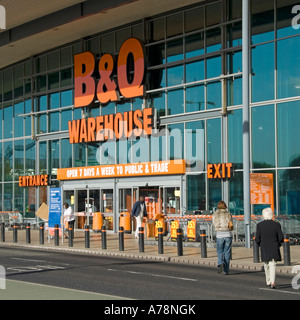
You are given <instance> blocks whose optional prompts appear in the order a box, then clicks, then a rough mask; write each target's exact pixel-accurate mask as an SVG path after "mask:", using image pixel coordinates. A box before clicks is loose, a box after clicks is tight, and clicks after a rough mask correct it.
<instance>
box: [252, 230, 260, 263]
mask: <svg viewBox="0 0 300 320" xmlns="http://www.w3.org/2000/svg"><path fill="white" fill-rule="evenodd" d="M255 236H256V234H255V232H254V233H253V262H254V263H259V247H258V244H257V243H256V241H255Z"/></svg>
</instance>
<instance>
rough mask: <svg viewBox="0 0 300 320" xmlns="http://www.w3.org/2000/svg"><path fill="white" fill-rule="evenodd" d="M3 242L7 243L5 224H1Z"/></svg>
mask: <svg viewBox="0 0 300 320" xmlns="http://www.w3.org/2000/svg"><path fill="white" fill-rule="evenodd" d="M1 242H5V223H4V222H1Z"/></svg>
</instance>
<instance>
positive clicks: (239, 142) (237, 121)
mask: <svg viewBox="0 0 300 320" xmlns="http://www.w3.org/2000/svg"><path fill="white" fill-rule="evenodd" d="M228 161H229V162H231V163H234V165H235V167H236V168H237V169H242V168H243V111H242V109H236V110H232V111H231V112H230V113H229V114H228Z"/></svg>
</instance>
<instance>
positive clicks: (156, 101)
mask: <svg viewBox="0 0 300 320" xmlns="http://www.w3.org/2000/svg"><path fill="white" fill-rule="evenodd" d="M148 101H149V102H148V104H149V107H151V108H155V109H156V110H157V116H158V117H161V116H164V115H165V114H166V97H165V93H164V92H158V93H150V94H149V98H148Z"/></svg>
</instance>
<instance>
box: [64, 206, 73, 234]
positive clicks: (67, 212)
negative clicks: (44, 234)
mask: <svg viewBox="0 0 300 320" xmlns="http://www.w3.org/2000/svg"><path fill="white" fill-rule="evenodd" d="M74 221H75V216H74V214H73V209H72V207H71V206H69V204H68V203H67V202H66V203H64V226H65V230H67V226H68V228H72V230H73V232H74ZM65 236H66V237H68V235H67V234H65Z"/></svg>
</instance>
